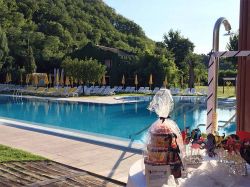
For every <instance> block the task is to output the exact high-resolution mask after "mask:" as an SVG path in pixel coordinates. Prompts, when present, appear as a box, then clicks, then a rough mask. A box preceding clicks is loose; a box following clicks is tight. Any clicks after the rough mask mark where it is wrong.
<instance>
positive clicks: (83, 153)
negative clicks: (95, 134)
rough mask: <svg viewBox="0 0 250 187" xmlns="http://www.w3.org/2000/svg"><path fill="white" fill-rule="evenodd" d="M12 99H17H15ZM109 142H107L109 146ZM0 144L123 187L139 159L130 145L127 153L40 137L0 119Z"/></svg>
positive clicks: (106, 99) (115, 100)
mask: <svg viewBox="0 0 250 187" xmlns="http://www.w3.org/2000/svg"><path fill="white" fill-rule="evenodd" d="M1 95H3V94H1ZM6 96H10V95H6ZM15 98H16V99H21V98H19V97H15ZM22 98H28V99H36V100H45V101H46V100H49V101H62V102H63V101H69V102H91V103H103V104H119V103H128V102H137V101H135V100H123V99H122V96H121V97H117V96H90V97H71V98H55V97H37V96H22ZM16 127H17V128H16ZM112 141H115V140H112ZM112 141H110V143H111V144H112ZM0 144H3V145H7V146H10V147H14V148H18V149H22V150H25V151H28V152H31V153H33V154H38V155H41V156H43V157H46V158H48V159H51V160H54V161H56V162H60V163H62V164H66V165H69V166H73V167H76V168H79V169H83V170H86V171H89V172H93V173H96V174H99V175H102V176H105V177H109V178H112V179H115V180H118V181H121V182H125V183H126V182H127V177H128V172H129V168H130V166H131V165H132V164H133V163H134V162H135V161H137V160H139V159H141V157H142V155H140V154H137V153H138V152H140V151H137V153H135V152H134V151H132V150H131V151H130V147H131V145H130V143H129V142H128V143H127V148H128V149H127V148H126V147H124V148H121V147H119V146H118V147H116V146H109V145H108V144H103V145H102V144H98V143H97V144H96V143H95V142H94V141H93V142H91V141H84V139H81V138H80V139H74V138H71V137H67V136H66V137H64V136H60V135H59V136H58V135H57V134H56V133H55V134H53V133H52V134H50V133H43V131H36V130H34V129H32V128H31V129H29V128H19V127H18V126H12V125H10V124H8V123H6V122H5V120H4V122H3V119H1V120H0ZM131 144H132V143H131Z"/></svg>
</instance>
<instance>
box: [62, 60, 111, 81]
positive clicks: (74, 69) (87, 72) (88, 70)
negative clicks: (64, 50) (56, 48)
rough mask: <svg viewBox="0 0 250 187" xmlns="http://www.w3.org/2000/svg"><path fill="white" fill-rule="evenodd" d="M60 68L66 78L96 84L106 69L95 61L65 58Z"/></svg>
mask: <svg viewBox="0 0 250 187" xmlns="http://www.w3.org/2000/svg"><path fill="white" fill-rule="evenodd" d="M62 67H63V68H64V69H65V72H66V74H67V76H71V77H73V78H74V79H78V80H82V81H83V82H84V83H87V84H88V83H92V82H98V81H99V80H100V79H101V78H102V76H103V75H104V74H105V69H106V67H105V66H104V65H102V64H100V63H99V62H98V61H97V60H95V59H92V58H90V59H85V60H78V59H77V58H75V59H71V58H70V57H66V58H65V59H64V60H63V63H62Z"/></svg>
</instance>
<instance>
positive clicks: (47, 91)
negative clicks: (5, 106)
mask: <svg viewBox="0 0 250 187" xmlns="http://www.w3.org/2000/svg"><path fill="white" fill-rule="evenodd" d="M14 93H15V94H16V95H22V94H28V95H29V94H31V95H41V96H64V97H70V96H72V97H74V96H79V95H80V94H81V93H82V86H79V87H73V88H71V87H51V88H46V87H38V88H37V87H33V86H27V87H24V88H19V89H16V90H15V92H14Z"/></svg>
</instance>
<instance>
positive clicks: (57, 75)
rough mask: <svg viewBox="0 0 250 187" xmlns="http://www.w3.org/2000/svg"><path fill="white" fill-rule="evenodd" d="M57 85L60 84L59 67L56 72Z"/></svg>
mask: <svg viewBox="0 0 250 187" xmlns="http://www.w3.org/2000/svg"><path fill="white" fill-rule="evenodd" d="M55 83H56V86H57V87H58V85H59V69H58V70H57V72H56V82H55Z"/></svg>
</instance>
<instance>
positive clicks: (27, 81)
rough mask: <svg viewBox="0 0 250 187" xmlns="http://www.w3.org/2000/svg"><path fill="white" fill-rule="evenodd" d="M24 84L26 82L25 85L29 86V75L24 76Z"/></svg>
mask: <svg viewBox="0 0 250 187" xmlns="http://www.w3.org/2000/svg"><path fill="white" fill-rule="evenodd" d="M25 82H26V84H27V85H28V84H29V82H30V75H29V74H27V75H26V80H25Z"/></svg>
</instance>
